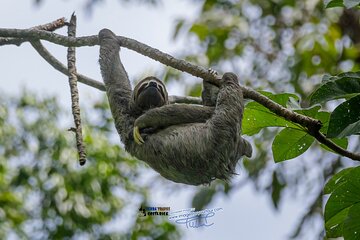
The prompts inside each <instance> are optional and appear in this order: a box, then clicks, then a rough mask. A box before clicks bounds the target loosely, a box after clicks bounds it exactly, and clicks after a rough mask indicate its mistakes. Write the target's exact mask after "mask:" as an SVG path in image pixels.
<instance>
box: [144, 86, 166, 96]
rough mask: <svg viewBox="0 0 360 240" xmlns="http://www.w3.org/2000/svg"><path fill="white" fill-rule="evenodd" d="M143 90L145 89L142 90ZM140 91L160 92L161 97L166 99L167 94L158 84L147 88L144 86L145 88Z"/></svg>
mask: <svg viewBox="0 0 360 240" xmlns="http://www.w3.org/2000/svg"><path fill="white" fill-rule="evenodd" d="M141 88H143V89H141ZM141 88H140V90H139V91H144V90H150V91H153V90H155V89H156V91H157V92H159V93H160V94H161V96H162V97H163V99H165V93H164V91H163V89H162V88H161V87H159V85H158V84H156V86H154V85H147V86H144V87H141Z"/></svg>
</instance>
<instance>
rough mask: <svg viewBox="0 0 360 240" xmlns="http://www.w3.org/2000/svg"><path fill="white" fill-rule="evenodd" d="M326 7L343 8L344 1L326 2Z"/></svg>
mask: <svg viewBox="0 0 360 240" xmlns="http://www.w3.org/2000/svg"><path fill="white" fill-rule="evenodd" d="M324 5H325V7H326V8H333V7H343V6H344V3H343V0H325V1H324Z"/></svg>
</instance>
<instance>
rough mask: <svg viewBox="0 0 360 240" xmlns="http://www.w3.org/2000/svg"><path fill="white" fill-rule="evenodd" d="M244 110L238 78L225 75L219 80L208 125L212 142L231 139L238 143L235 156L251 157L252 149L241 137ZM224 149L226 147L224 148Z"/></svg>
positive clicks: (231, 74)
mask: <svg viewBox="0 0 360 240" xmlns="http://www.w3.org/2000/svg"><path fill="white" fill-rule="evenodd" d="M243 110H244V103H243V94H242V91H241V88H240V85H239V82H238V78H237V76H236V75H235V74H233V73H225V74H224V75H223V77H222V80H221V86H220V91H219V94H218V99H217V104H216V109H215V111H214V114H213V116H212V118H211V119H210V123H211V124H209V125H210V126H211V127H212V129H211V130H210V131H211V132H212V136H213V137H214V141H216V142H218V139H229V140H230V139H233V140H234V141H237V142H238V145H237V146H236V147H237V150H236V151H237V156H238V157H240V156H242V155H246V156H248V157H250V156H251V153H252V148H251V145H250V143H249V142H247V141H246V140H245V139H243V138H242V137H241V136H240V135H241V124H242V116H243ZM224 147H226V146H224Z"/></svg>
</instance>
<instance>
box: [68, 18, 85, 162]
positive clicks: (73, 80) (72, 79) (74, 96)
mask: <svg viewBox="0 0 360 240" xmlns="http://www.w3.org/2000/svg"><path fill="white" fill-rule="evenodd" d="M68 36H69V37H75V36H76V16H75V14H74V13H73V14H72V15H71V18H70V22H69V26H68ZM67 59H68V69H69V85H70V92H71V109H72V114H73V116H74V123H75V129H74V131H75V135H76V146H77V149H78V153H79V163H80V165H81V166H82V165H84V164H85V163H86V153H85V145H84V142H83V137H82V127H81V117H80V106H79V91H78V88H77V74H76V56H75V47H69V48H68V54H67Z"/></svg>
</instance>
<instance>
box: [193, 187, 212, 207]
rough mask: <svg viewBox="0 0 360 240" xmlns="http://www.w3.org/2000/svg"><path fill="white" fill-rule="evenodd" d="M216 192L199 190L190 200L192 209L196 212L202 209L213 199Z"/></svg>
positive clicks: (210, 189)
mask: <svg viewBox="0 0 360 240" xmlns="http://www.w3.org/2000/svg"><path fill="white" fill-rule="evenodd" d="M215 193H216V190H215V189H214V188H201V189H200V190H198V192H197V193H196V194H195V196H194V197H193V200H192V207H193V208H195V209H196V210H202V209H204V208H205V207H206V206H207V205H208V204H209V203H210V202H211V200H212V199H213V197H214V195H215Z"/></svg>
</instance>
